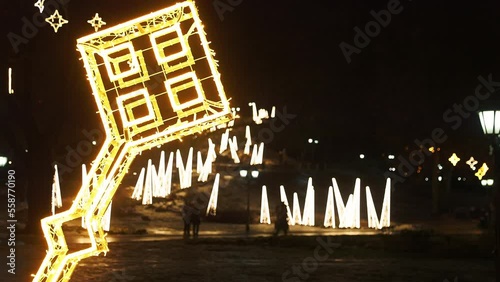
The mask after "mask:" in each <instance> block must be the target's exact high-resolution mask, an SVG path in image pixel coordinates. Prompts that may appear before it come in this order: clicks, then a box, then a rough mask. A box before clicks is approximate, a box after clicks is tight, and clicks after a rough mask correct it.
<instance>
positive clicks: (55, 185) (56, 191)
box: [51, 165, 62, 215]
mask: <svg viewBox="0 0 500 282" xmlns="http://www.w3.org/2000/svg"><path fill="white" fill-rule="evenodd" d="M54 169H55V171H54V177H53V182H52V204H51V207H52V215H54V214H55V213H56V207H57V208H60V207H62V199H61V185H60V184H59V172H58V169H57V165H55V166H54Z"/></svg>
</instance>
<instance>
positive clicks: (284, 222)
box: [274, 202, 289, 236]
mask: <svg viewBox="0 0 500 282" xmlns="http://www.w3.org/2000/svg"><path fill="white" fill-rule="evenodd" d="M288 228H289V226H288V212H287V206H286V204H285V202H281V203H279V204H278V205H277V206H276V222H275V224H274V235H275V236H277V235H279V233H280V231H283V233H284V234H285V235H287V234H288Z"/></svg>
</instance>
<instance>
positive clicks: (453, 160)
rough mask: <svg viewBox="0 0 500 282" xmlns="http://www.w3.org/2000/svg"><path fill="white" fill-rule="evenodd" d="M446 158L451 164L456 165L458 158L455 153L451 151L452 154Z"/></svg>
mask: <svg viewBox="0 0 500 282" xmlns="http://www.w3.org/2000/svg"><path fill="white" fill-rule="evenodd" d="M448 160H449V161H450V163H451V164H452V165H453V166H456V165H457V163H458V162H459V161H460V158H459V157H458V156H457V154H455V153H453V155H451V157H450V158H449V159H448Z"/></svg>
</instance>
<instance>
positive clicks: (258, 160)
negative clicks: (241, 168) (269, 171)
mask: <svg viewBox="0 0 500 282" xmlns="http://www.w3.org/2000/svg"><path fill="white" fill-rule="evenodd" d="M263 162H264V142H261V143H260V146H259V151H258V152H257V158H256V160H255V164H262V163H263Z"/></svg>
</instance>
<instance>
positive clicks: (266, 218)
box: [260, 185, 271, 224]
mask: <svg viewBox="0 0 500 282" xmlns="http://www.w3.org/2000/svg"><path fill="white" fill-rule="evenodd" d="M260 223H265V224H271V215H270V213H269V201H268V200H267V188H266V185H264V186H262V198H261V201H260Z"/></svg>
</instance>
